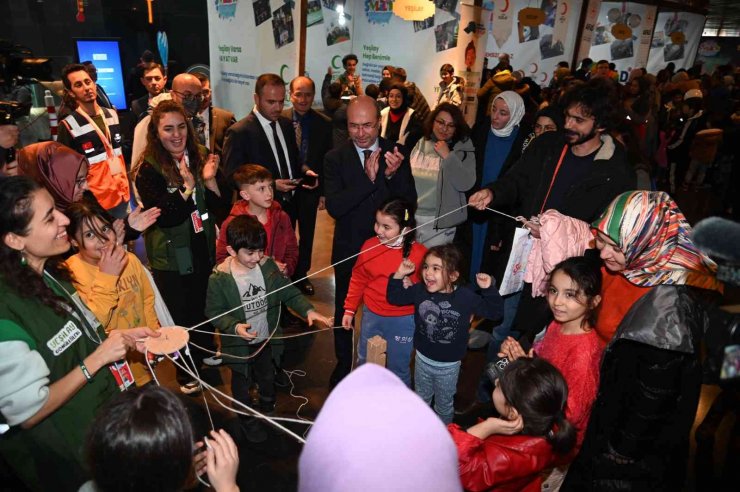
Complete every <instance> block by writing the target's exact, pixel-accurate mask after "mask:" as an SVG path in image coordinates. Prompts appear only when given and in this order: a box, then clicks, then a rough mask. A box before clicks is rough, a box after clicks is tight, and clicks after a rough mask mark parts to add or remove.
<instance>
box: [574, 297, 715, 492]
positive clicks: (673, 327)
mask: <svg viewBox="0 0 740 492" xmlns="http://www.w3.org/2000/svg"><path fill="white" fill-rule="evenodd" d="M709 294H710V291H705V290H701V289H696V288H692V287H686V286H672V285H660V286H657V287H654V288H652V290H651V291H650V292H648V293H647V294H645V295H644V296H643V297H642V298H640V299H639V300H638V301H637V302H636V303H635V304H634V305H633V306H632V308H631V309H630V310H629V311H628V312H627V314H626V315H625V317H624V319H623V320H622V322H621V324H620V325H619V328H618V329H617V332H616V334H615V335H614V338H613V339H612V341H611V342H610V343H609V345H608V346H607V348H606V351H605V352H604V359H603V362H602V364H601V379H600V383H599V392H598V396H597V397H596V401H595V402H594V406H593V410H592V413H591V419H590V421H589V425H588V428H587V431H586V437H585V440H584V443H583V447H582V448H581V451H580V454H579V455H578V457H577V458H576V460H575V461H574V462H573V464H572V465H571V467H570V469H569V471H568V475H567V477H566V482H565V484H564V485H563V487H562V488H561V490H563V491H566V490H567V491H572V490H579V491H580V490H593V491H612V490H614V491H616V490H619V491H623V490H624V491H627V490H629V491H632V490H645V491H651V492H654V491H660V490H666V491H668V490H681V489H682V488H683V484H684V479H685V475H686V464H687V458H688V447H689V434H690V432H691V426H692V424H693V421H694V417H695V415H696V408H697V405H698V402H699V393H700V390H701V381H702V371H701V363H700V361H699V344H700V340H701V338H702V337H703V335H704V332H705V330H706V325H707V322H706V320H707V316H706V310H705V306H706V305H707V304H706V303H705V301H706V300H708V299H707V298H706V297H707V296H708V295H709ZM605 302H610V301H609V299H605ZM614 456H620V457H622V458H624V459H625V460H624V461H623V463H622V464H620V463H618V461H615V459H614ZM630 460H631V462H630Z"/></svg>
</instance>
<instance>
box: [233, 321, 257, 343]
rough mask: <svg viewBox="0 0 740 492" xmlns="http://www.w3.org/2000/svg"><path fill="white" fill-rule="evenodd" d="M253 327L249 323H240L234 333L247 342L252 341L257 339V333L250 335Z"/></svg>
mask: <svg viewBox="0 0 740 492" xmlns="http://www.w3.org/2000/svg"><path fill="white" fill-rule="evenodd" d="M251 327H252V325H250V324H249V323H238V324H237V325H236V328H235V329H234V331H235V332H236V334H237V335H239V336H240V337H242V338H243V339H245V340H252V339H254V338H257V333H250V332H249V329H250V328H251Z"/></svg>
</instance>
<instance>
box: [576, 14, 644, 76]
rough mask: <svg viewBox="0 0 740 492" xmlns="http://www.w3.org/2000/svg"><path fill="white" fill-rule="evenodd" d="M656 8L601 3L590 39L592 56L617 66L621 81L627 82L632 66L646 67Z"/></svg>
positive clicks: (595, 59)
mask: <svg viewBox="0 0 740 492" xmlns="http://www.w3.org/2000/svg"><path fill="white" fill-rule="evenodd" d="M655 13H656V7H655V6H654V5H644V4H641V3H631V2H602V3H601V8H600V10H599V15H598V18H597V19H596V24H595V26H594V32H593V37H592V39H591V49H590V50H589V54H588V56H589V58H591V59H592V60H594V62H596V61H598V60H608V61H610V62H613V63H614V64H615V65H616V70H617V72H618V73H619V81H620V82H625V81H627V79H628V78H629V73H630V71H631V70H632V69H633V68H641V67H645V65H646V64H647V61H648V54H649V51H650V38H651V37H652V34H653V26H654V24H655Z"/></svg>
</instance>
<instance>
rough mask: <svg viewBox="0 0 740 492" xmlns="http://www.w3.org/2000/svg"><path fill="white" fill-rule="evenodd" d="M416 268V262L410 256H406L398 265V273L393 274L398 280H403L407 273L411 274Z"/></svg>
mask: <svg viewBox="0 0 740 492" xmlns="http://www.w3.org/2000/svg"><path fill="white" fill-rule="evenodd" d="M415 270H416V265H414V262H413V261H411V260H409V259H408V258H405V259H404V260H403V261H402V262H401V264H400V265H398V270H396V273H394V274H393V278H395V279H396V280H401V279H402V278H404V277H405V276H407V275H411V274H412V273H414V271H415Z"/></svg>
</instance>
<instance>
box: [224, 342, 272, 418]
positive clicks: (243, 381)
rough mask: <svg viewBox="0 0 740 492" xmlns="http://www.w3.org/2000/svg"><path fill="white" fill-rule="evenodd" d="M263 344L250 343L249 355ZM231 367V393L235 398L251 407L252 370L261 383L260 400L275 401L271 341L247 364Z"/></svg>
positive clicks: (265, 401) (257, 380)
mask: <svg viewBox="0 0 740 492" xmlns="http://www.w3.org/2000/svg"><path fill="white" fill-rule="evenodd" d="M261 346H262V344H261V343H257V344H254V345H250V346H249V355H252V354H254V353H255V352H256V351H257V350H258V349H259V348H260V347H261ZM229 369H230V370H231V394H232V396H233V397H234V399H235V400H238V401H240V402H241V403H243V404H245V405H247V406H249V407H250V408H251V406H252V401H251V399H250V398H249V379H250V377H249V375H250V372H251V373H252V374H253V376H254V380H255V381H256V382H257V384H258V385H259V391H260V402H261V403H275V371H274V369H273V367H272V350H271V348H270V344H269V343H268V344H267V346H266V347H265V348H264V349H262V351H261V352H260V353H259V354H258V355H257V357H253V358H251V359H249V361H248V362H247V363H246V364H240V365H238V366H229Z"/></svg>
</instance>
